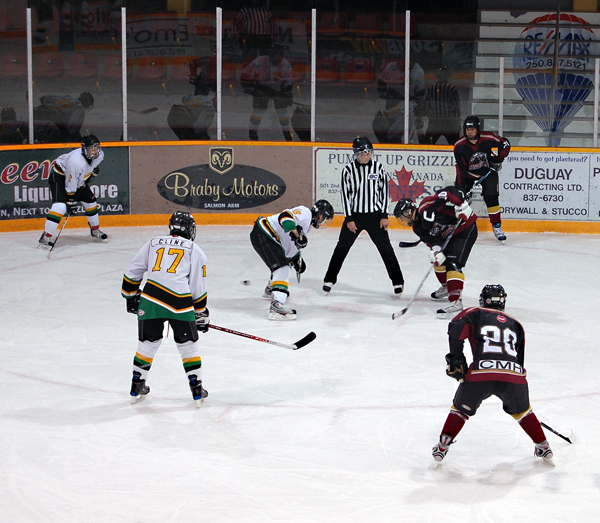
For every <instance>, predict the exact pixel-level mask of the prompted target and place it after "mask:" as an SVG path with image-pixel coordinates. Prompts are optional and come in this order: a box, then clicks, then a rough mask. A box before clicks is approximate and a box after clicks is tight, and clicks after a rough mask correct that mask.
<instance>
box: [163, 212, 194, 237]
mask: <svg viewBox="0 0 600 523" xmlns="http://www.w3.org/2000/svg"><path fill="white" fill-rule="evenodd" d="M169 232H170V233H171V235H172V236H181V237H182V238H187V239H188V240H192V241H194V239H195V238H196V221H195V220H194V217H193V216H192V215H191V214H190V213H189V212H183V211H177V212H174V213H173V214H172V216H171V219H170V220H169Z"/></svg>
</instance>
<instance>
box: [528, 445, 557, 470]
mask: <svg viewBox="0 0 600 523" xmlns="http://www.w3.org/2000/svg"><path fill="white" fill-rule="evenodd" d="M533 455H534V456H535V457H536V458H542V459H543V460H544V462H546V463H548V465H552V466H553V467H554V461H553V460H552V458H553V457H554V453H553V452H552V449H551V448H550V444H549V443H548V441H547V440H544V441H542V442H541V443H536V444H535V451H534V453H533Z"/></svg>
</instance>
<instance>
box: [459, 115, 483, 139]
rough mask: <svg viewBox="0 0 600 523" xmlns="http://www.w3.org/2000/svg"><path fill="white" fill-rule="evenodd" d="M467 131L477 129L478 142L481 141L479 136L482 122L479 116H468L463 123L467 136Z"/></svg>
mask: <svg viewBox="0 0 600 523" xmlns="http://www.w3.org/2000/svg"><path fill="white" fill-rule="evenodd" d="M467 129H476V130H477V140H479V135H480V134H481V122H480V121H479V118H478V117H477V116H473V115H471V116H467V117H466V118H465V121H464V122H463V134H464V135H465V136H467V132H466V131H467Z"/></svg>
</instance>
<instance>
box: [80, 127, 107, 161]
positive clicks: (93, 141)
mask: <svg viewBox="0 0 600 523" xmlns="http://www.w3.org/2000/svg"><path fill="white" fill-rule="evenodd" d="M101 149H102V148H101V147H100V140H98V137H97V136H96V135H95V134H88V135H86V136H84V137H82V138H81V154H83V156H84V158H85V159H86V160H87V161H88V162H91V161H92V160H95V159H96V158H98V156H100V151H101Z"/></svg>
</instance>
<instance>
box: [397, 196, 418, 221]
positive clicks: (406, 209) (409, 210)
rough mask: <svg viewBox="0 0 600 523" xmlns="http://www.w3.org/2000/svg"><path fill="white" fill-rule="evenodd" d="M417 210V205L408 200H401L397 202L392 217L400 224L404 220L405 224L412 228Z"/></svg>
mask: <svg viewBox="0 0 600 523" xmlns="http://www.w3.org/2000/svg"><path fill="white" fill-rule="evenodd" d="M416 210H417V204H416V203H415V202H413V201H412V200H411V199H410V198H402V199H400V200H398V203H397V204H396V207H394V216H395V217H396V219H397V220H399V221H400V222H402V219H403V218H404V219H405V220H407V224H408V225H409V226H410V227H412V226H413V225H414V224H415V221H414V216H415V211H416Z"/></svg>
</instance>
